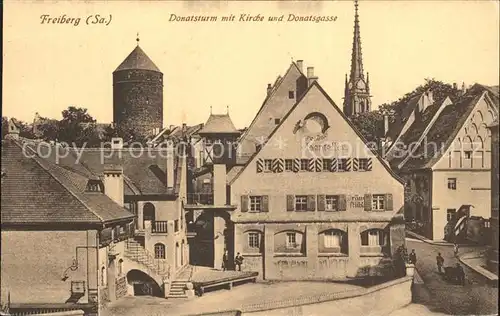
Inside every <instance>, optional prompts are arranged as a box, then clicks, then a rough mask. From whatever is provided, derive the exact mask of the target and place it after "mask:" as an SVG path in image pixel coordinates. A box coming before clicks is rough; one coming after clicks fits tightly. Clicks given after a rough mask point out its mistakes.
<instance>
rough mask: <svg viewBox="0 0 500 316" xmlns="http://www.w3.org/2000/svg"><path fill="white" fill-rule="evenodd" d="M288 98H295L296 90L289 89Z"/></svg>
mask: <svg viewBox="0 0 500 316" xmlns="http://www.w3.org/2000/svg"><path fill="white" fill-rule="evenodd" d="M288 98H289V99H293V98H295V93H294V91H288Z"/></svg>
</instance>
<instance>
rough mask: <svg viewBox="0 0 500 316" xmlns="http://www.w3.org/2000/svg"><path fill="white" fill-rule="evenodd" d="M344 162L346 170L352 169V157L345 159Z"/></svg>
mask: <svg viewBox="0 0 500 316" xmlns="http://www.w3.org/2000/svg"><path fill="white" fill-rule="evenodd" d="M344 162H345V165H344V166H345V169H344V170H345V171H351V164H352V160H351V158H345V159H344Z"/></svg>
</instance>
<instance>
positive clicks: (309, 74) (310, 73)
mask: <svg viewBox="0 0 500 316" xmlns="http://www.w3.org/2000/svg"><path fill="white" fill-rule="evenodd" d="M316 80H318V77H316V76H314V67H307V86H308V87H310V86H311V85H312V84H313V83H314V81H316Z"/></svg>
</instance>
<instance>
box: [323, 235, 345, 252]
mask: <svg viewBox="0 0 500 316" xmlns="http://www.w3.org/2000/svg"><path fill="white" fill-rule="evenodd" d="M324 238H325V248H335V247H340V245H341V244H342V233H341V232H339V231H327V232H325V237H324Z"/></svg>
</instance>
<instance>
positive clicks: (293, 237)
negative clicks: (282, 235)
mask: <svg viewBox="0 0 500 316" xmlns="http://www.w3.org/2000/svg"><path fill="white" fill-rule="evenodd" d="M286 247H287V248H288V249H290V248H297V234H296V233H286Z"/></svg>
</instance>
